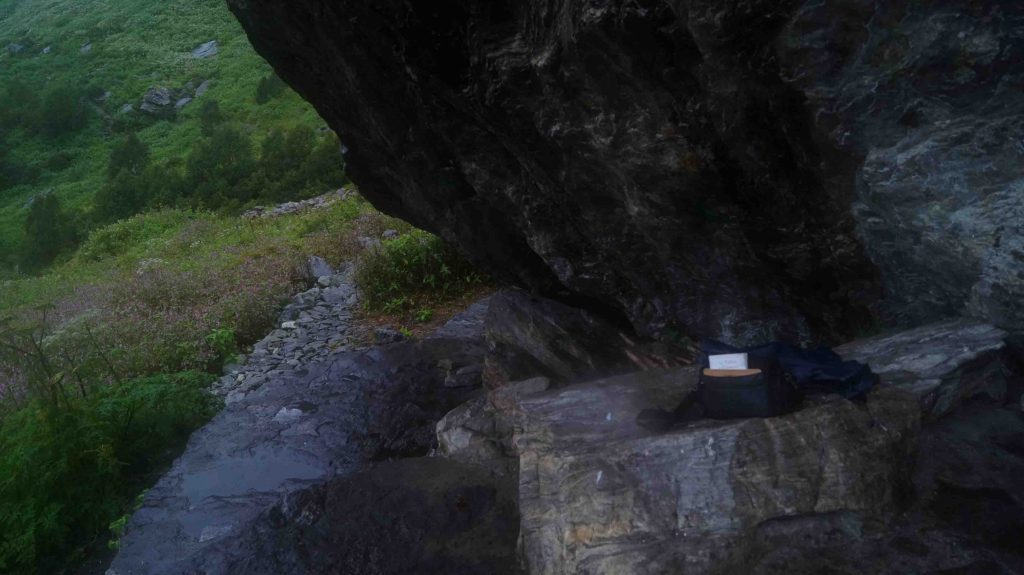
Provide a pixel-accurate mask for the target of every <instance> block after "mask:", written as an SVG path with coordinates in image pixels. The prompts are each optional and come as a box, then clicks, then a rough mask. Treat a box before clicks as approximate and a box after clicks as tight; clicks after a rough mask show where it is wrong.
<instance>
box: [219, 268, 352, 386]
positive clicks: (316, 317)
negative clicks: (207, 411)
mask: <svg viewBox="0 0 1024 575" xmlns="http://www.w3.org/2000/svg"><path fill="white" fill-rule="evenodd" d="M321 266H326V263H324V262H319V263H318V264H316V265H315V266H311V267H320V269H321V271H326V272H330V273H329V275H322V276H320V277H319V278H318V279H317V285H316V286H315V287H313V288H311V289H309V290H307V291H305V292H302V293H300V294H297V295H295V296H294V297H293V298H292V301H291V303H289V304H288V305H287V306H286V307H285V308H284V310H282V312H281V315H280V317H279V318H278V328H277V329H275V330H274V331H272V332H270V334H268V335H267V336H266V337H265V338H263V340H262V341H260V342H259V343H257V344H256V345H254V346H253V350H252V353H251V354H250V355H249V356H248V357H246V358H242V362H241V365H235V366H231V367H229V369H228V374H227V375H225V376H224V377H222V378H221V379H220V380H219V381H218V382H217V383H216V384H215V386H214V391H215V392H216V393H217V394H218V395H222V396H224V397H225V400H226V402H227V403H233V402H235V401H238V400H239V399H241V398H244V397H246V396H247V395H248V394H249V393H251V392H252V391H254V390H256V389H259V388H260V387H261V386H262V385H263V384H265V383H266V382H267V381H270V380H273V379H276V378H280V377H282V376H286V375H288V374H294V373H295V372H296V371H299V372H301V371H302V370H304V366H305V365H306V364H308V363H309V362H312V361H317V360H323V359H324V358H326V357H328V356H329V355H331V354H332V353H335V352H339V351H350V350H358V349H362V348H365V347H366V344H365V341H366V329H365V328H362V327H361V326H358V325H357V324H356V323H355V322H354V314H355V311H356V306H357V304H358V295H357V293H356V289H355V286H354V285H353V284H352V279H351V275H352V270H351V268H346V269H342V270H340V271H338V272H337V273H333V270H331V269H330V268H329V267H326V268H324V267H321Z"/></svg>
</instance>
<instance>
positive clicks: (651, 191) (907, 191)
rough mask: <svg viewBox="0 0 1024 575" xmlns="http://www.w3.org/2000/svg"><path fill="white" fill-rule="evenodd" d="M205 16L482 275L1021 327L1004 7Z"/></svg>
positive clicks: (561, 288)
mask: <svg viewBox="0 0 1024 575" xmlns="http://www.w3.org/2000/svg"><path fill="white" fill-rule="evenodd" d="M229 5H230V6H231V8H232V10H233V11H234V13H235V14H236V16H237V17H238V19H239V20H240V21H241V22H242V25H243V26H244V27H245V29H246V31H247V33H248V34H249V37H250V39H251V40H252V42H253V44H254V46H255V47H256V49H257V50H258V51H259V52H260V53H261V54H262V55H263V56H264V57H266V58H267V59H268V60H269V61H270V62H271V63H272V64H274V66H275V69H276V70H277V72H278V73H279V75H280V76H281V77H282V78H284V79H285V80H286V81H287V82H288V83H289V84H291V85H292V86H294V87H295V88H296V89H297V90H298V91H299V92H300V93H301V94H302V95H303V96H305V97H306V98H307V99H308V100H309V101H311V102H312V103H313V104H314V105H315V106H316V108H317V110H318V111H319V112H320V113H321V115H322V116H323V117H324V118H325V119H326V120H327V121H328V123H329V124H330V125H331V127H332V128H333V129H334V130H335V131H336V132H337V133H338V134H339V135H340V137H341V138H342V140H343V141H344V142H345V144H346V146H347V152H346V162H347V166H348V171H349V173H350V174H351V176H352V178H353V180H354V181H356V182H357V183H358V184H359V185H360V189H361V190H362V192H363V193H364V194H365V195H366V197H367V198H368V199H369V200H370V201H372V202H373V203H374V204H375V205H376V206H378V207H379V208H381V209H382V210H384V211H385V212H388V213H391V214H394V215H398V216H400V217H403V218H405V219H407V220H409V221H412V222H413V223H415V224H416V225H418V226H420V227H424V228H426V229H430V230H432V231H435V232H437V233H439V234H440V235H441V236H443V237H444V238H445V239H447V240H449V241H452V242H454V243H456V244H458V245H459V246H461V248H462V249H463V250H464V251H465V252H466V253H467V254H468V255H470V256H471V257H472V258H473V259H474V260H476V261H477V262H480V263H481V264H483V265H485V266H487V267H488V268H489V269H490V270H492V271H493V272H494V273H495V274H496V275H497V276H498V277H500V278H502V279H505V280H509V281H510V282H513V283H516V284H518V285H520V286H523V287H527V288H530V289H534V290H536V291H538V292H540V293H543V294H546V295H549V296H554V297H558V298H564V299H565V300H567V301H568V300H571V301H575V302H576V303H578V304H583V305H584V306H585V307H588V308H590V309H592V310H596V311H599V312H600V313H603V314H609V315H614V316H617V317H619V318H626V319H628V320H629V321H630V322H631V323H632V324H633V326H634V327H635V328H636V329H637V330H638V331H639V332H641V333H645V334H646V333H651V332H660V333H662V334H669V333H672V332H682V333H685V334H688V335H691V336H718V337H720V338H722V339H726V340H729V341H732V342H734V343H737V344H740V343H744V342H750V343H754V342H756V341H762V340H765V339H771V338H773V336H783V337H786V338H787V339H790V340H792V341H807V340H811V339H815V338H824V339H831V340H832V341H845V340H846V339H848V338H849V337H850V336H851V335H852V334H854V333H860V332H861V331H862V330H863V329H864V328H865V327H866V326H868V325H870V324H871V323H872V322H874V321H877V320H881V321H882V322H883V323H884V324H885V325H889V326H892V325H900V326H909V325H918V324H921V323H925V322H929V321H936V320H938V319H941V318H944V317H948V316H950V315H956V314H961V313H968V314H970V315H972V316H976V317H980V318H984V319H985V320H986V321H988V322H989V323H994V324H997V325H1001V326H1004V327H1011V328H1020V327H1024V323H1022V321H1024V320H1022V317H1021V312H1020V306H1019V305H1017V303H1016V302H1019V301H1020V299H1021V296H1022V295H1024V291H1022V290H1024V284H1022V282H1021V278H1020V277H1019V274H1018V273H1017V270H1019V269H1020V266H1021V258H1022V255H1021V254H1022V253H1024V251H1022V247H1021V246H1022V243H1021V242H1022V238H1024V227H1022V225H1021V222H1022V221H1024V218H1022V217H1021V216H1022V213H1024V212H1022V201H1024V200H1022V198H1024V194H1022V193H1021V182H1022V181H1024V180H1022V176H1024V167H1022V166H1024V162H1021V161H1020V159H1021V154H1022V152H1021V149H1020V146H1019V145H1018V143H1019V141H1020V140H1021V138H1022V136H1024V132H1022V129H1024V124H1022V122H1021V121H1020V117H1021V112H1022V111H1024V98H1021V97H1020V96H1019V94H1020V88H1021V86H1022V85H1024V34H1022V33H1021V31H1022V30H1024V5H1022V4H1021V3H1020V2H1015V1H1010V0H1000V1H993V2H971V1H969V0H938V1H933V2H926V3H906V2H889V3H879V2H873V1H865V0H839V1H836V2H813V1H794V2H786V3H776V2H752V1H744V2H725V1H721V0H702V1H697V2H675V1H667V0H663V1H649V2H648V1H645V2H603V3H595V2H586V1H584V0H555V1H551V2H540V1H530V2H519V3H508V2H498V3H495V2H490V1H484V0H473V1H468V2H460V3H456V4H445V5H440V4H435V3H423V4H418V3H407V2H398V1H397V0H396V1H388V2H384V3H383V4H380V3H376V4H373V5H372V6H371V5H369V4H366V3H364V2H357V1H354V0H351V1H343V2H328V1H327V0H302V1H300V2H293V3H288V4H287V5H285V4H282V3H279V2H273V1H271V0H247V1H244V2H243V1H231V2H229ZM438 174H441V175H442V176H440V177H438Z"/></svg>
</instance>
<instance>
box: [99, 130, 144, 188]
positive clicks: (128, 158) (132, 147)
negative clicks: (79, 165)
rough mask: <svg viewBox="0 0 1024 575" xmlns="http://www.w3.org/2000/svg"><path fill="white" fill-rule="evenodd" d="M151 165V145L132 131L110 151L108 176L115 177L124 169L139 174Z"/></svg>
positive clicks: (135, 174)
mask: <svg viewBox="0 0 1024 575" xmlns="http://www.w3.org/2000/svg"><path fill="white" fill-rule="evenodd" d="M148 165H149V146H147V145H146V143H145V142H143V141H142V140H140V139H139V136H138V135H137V134H136V133H135V132H132V133H130V134H128V135H127V136H126V137H125V138H124V139H123V140H121V141H120V142H119V143H118V144H117V145H116V146H114V149H113V150H111V151H110V160H109V162H107V178H108V179H113V178H115V177H116V176H117V175H118V174H120V173H121V172H122V171H123V172H126V173H127V174H128V175H132V176H137V175H139V174H141V173H142V171H143V170H144V169H145V168H146V166H148Z"/></svg>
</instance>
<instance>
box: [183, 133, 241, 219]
mask: <svg viewBox="0 0 1024 575" xmlns="http://www.w3.org/2000/svg"><path fill="white" fill-rule="evenodd" d="M255 168H256V159H255V157H254V156H253V152H252V140H250V139H249V136H248V135H247V134H245V133H244V132H242V131H241V130H239V129H237V128H234V127H232V126H229V125H224V126H221V127H219V128H217V129H216V130H214V132H213V135H212V136H210V138H208V139H206V140H203V141H202V142H200V143H199V144H197V145H196V146H195V147H194V148H192V151H191V152H190V153H189V155H188V160H187V162H186V164H185V177H186V179H187V181H188V183H189V184H190V185H191V186H192V187H193V189H194V190H195V192H194V193H195V195H196V196H197V197H198V198H199V199H202V200H205V201H207V202H208V203H207V205H209V206H211V207H220V206H221V205H223V200H224V199H235V200H239V201H242V202H244V201H247V200H249V199H250V198H251V196H252V191H251V190H249V189H248V187H247V186H244V185H242V183H243V182H244V181H245V180H246V179H247V178H248V177H249V176H250V175H251V174H252V172H253V170H254V169H255Z"/></svg>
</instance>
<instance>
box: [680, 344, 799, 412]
mask: <svg viewBox="0 0 1024 575" xmlns="http://www.w3.org/2000/svg"><path fill="white" fill-rule="evenodd" d="M751 362H752V365H751V366H750V367H751V369H746V370H711V369H707V368H704V369H701V373H700V380H699V382H698V384H697V390H696V391H695V392H694V393H695V394H696V400H697V401H699V402H700V405H701V406H702V407H703V408H704V416H705V417H710V418H713V419H736V418H743V417H777V416H779V415H785V414H787V413H791V412H793V411H795V410H796V408H797V407H799V405H800V392H799V391H798V390H797V387H796V382H795V381H794V379H793V377H792V376H791V375H790V374H789V373H787V372H786V371H785V370H783V369H782V366H781V365H779V362H778V361H775V360H774V359H772V358H754V357H752V358H751ZM684 402H685V400H684Z"/></svg>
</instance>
